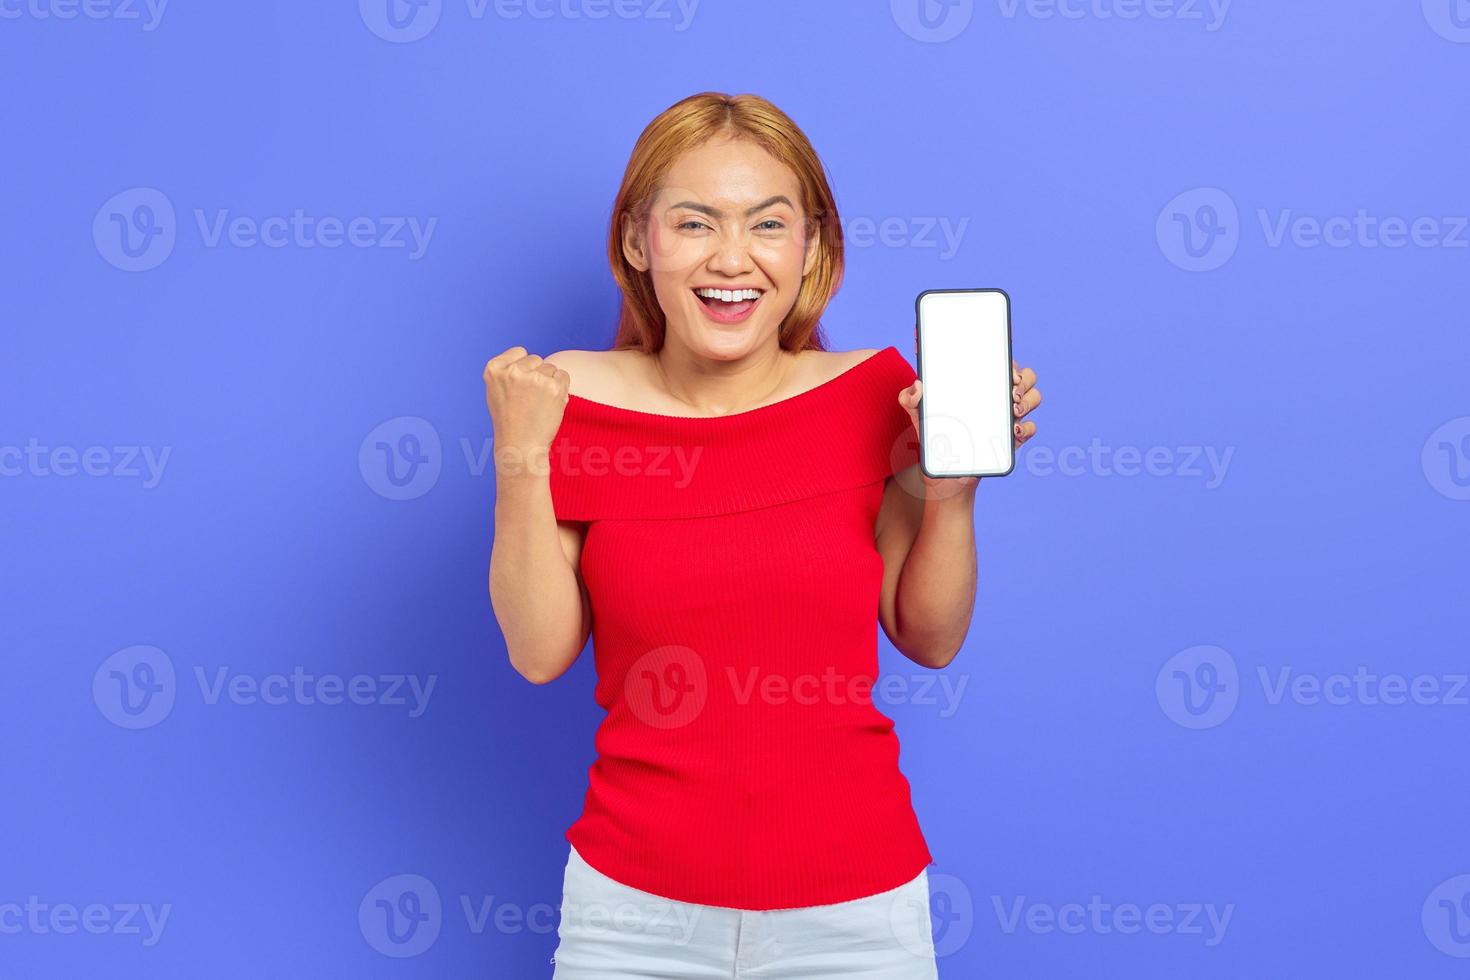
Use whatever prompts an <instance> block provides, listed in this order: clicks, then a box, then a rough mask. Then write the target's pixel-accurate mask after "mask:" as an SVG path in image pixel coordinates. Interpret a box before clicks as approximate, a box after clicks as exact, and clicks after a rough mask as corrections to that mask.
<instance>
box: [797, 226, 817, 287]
mask: <svg viewBox="0 0 1470 980" xmlns="http://www.w3.org/2000/svg"><path fill="white" fill-rule="evenodd" d="M821 254H822V223H821V222H820V221H818V220H816V219H814V218H808V219H807V220H806V255H805V256H804V257H803V258H802V261H801V277H802V278H803V279H805V278H806V276H807V273H809V272H811V271H812V269H814V268H816V265H817V256H819V255H821Z"/></svg>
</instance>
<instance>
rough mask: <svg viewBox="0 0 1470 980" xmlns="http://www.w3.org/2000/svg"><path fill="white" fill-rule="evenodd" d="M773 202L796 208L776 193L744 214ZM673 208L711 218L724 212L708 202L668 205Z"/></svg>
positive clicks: (782, 195) (684, 202)
mask: <svg viewBox="0 0 1470 980" xmlns="http://www.w3.org/2000/svg"><path fill="white" fill-rule="evenodd" d="M773 204H784V205H786V206H787V207H789V208H791V209H792V210H795V208H796V206H795V205H794V204H792V203H791V199H790V198H789V197H787V196H786V195H785V194H777V195H776V196H775V197H768V198H766V199H765V200H764V201H762V202H760V203H759V204H757V205H756V206H755V207H752V208H746V209H745V216H746V217H747V218H748V217H750V216H751V215H752V214H755V213H756V212H757V211H764V210H765V209H766V208H768V207H770V206H771V205H773ZM675 208H688V209H689V210H691V211H698V212H699V213H700V214H707V215H709V216H710V217H711V218H723V217H724V216H725V212H723V211H721V210H720V209H719V208H712V207H710V206H709V205H708V204H700V203H699V202H697V201H680V202H679V203H678V204H671V205H669V209H670V210H673V209H675Z"/></svg>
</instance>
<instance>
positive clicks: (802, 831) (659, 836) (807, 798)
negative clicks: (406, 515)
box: [551, 347, 931, 910]
mask: <svg viewBox="0 0 1470 980" xmlns="http://www.w3.org/2000/svg"><path fill="white" fill-rule="evenodd" d="M913 380H914V371H913V369H912V368H911V367H910V366H909V363H908V362H907V361H906V360H905V359H904V357H903V355H902V354H900V353H899V352H898V349H897V348H896V347H888V348H885V349H883V350H881V351H879V352H877V353H876V354H872V355H869V356H868V357H867V358H866V359H865V360H863V361H861V362H859V363H858V364H857V365H855V366H853V367H851V368H849V369H847V370H846V371H845V372H844V373H842V374H840V375H838V376H837V377H835V378H833V379H831V380H829V381H827V382H825V383H823V384H821V385H818V386H817V387H815V388H811V389H808V390H806V391H804V392H801V393H799V394H797V395H795V396H792V397H790V398H786V399H784V400H782V401H779V402H775V403H773V404H769V405H764V406H761V407H759V408H755V409H751V410H748V411H744V412H737V413H735V414H733V415H723V416H715V417H688V416H674V415H660V414H656V413H650V412H640V411H635V410H632V409H625V408H619V407H616V406H612V405H607V404H604V403H601V402H595V401H591V400H589V399H586V398H582V397H579V396H577V395H571V396H570V397H569V399H568V403H567V407H566V412H565V414H564V416H563V419H562V423H561V428H560V429H559V431H558V433H557V436H556V439H555V440H554V441H553V443H552V446H551V450H552V452H551V497H552V502H553V506H554V508H555V511H556V515H557V517H558V519H562V520H578V521H588V522H590V524H589V526H588V529H587V535H586V539H585V542H584V544H583V550H582V560H581V567H582V575H583V580H584V581H585V583H586V585H587V590H588V593H589V595H590V596H591V601H592V644H593V651H594V656H595V659H596V666H597V688H596V698H597V702H598V704H599V705H601V706H602V707H603V708H604V709H606V711H607V717H606V718H605V719H604V720H603V722H602V724H601V726H600V727H599V728H598V731H597V736H596V748H597V753H598V757H597V760H596V762H595V763H594V764H593V766H592V768H591V771H590V773H589V786H588V791H587V796H586V800H585V804H584V808H583V811H582V815H581V817H580V818H579V819H578V820H577V821H576V822H575V823H574V824H572V826H571V827H570V829H568V831H567V833H566V838H567V840H568V841H569V842H570V843H571V844H572V845H573V846H575V847H576V849H577V851H578V852H579V853H580V854H581V855H582V856H583V858H584V859H585V860H586V861H587V863H588V864H590V865H591V866H592V867H594V868H596V869H597V870H598V871H601V872H602V873H603V874H605V875H607V876H608V877H610V878H612V879H614V880H616V881H619V882H622V883H623V884H625V885H628V886H630V887H632V888H637V889H640V890H642V891H646V892H650V893H652V894H655V895H660V896H663V897H665V898H670V899H673V900H675V901H681V902H695V903H699V904H703V905H719V906H725V907H728V908H737V909H749V910H770V909H781V908H797V907H802V906H810V905H828V904H832V903H835V902H844V901H848V900H851V899H856V898H863V897H866V896H868V895H873V894H877V893H878V892H882V891H887V890H888V889H891V888H896V887H898V886H899V885H902V884H903V883H905V882H907V881H910V880H912V879H913V878H914V877H915V876H916V875H918V873H919V872H920V871H922V870H923V869H924V868H925V867H926V866H927V865H928V864H929V863H930V861H931V856H930V854H929V850H928V848H927V846H926V845H925V841H924V837H923V834H922V833H921V831H920V829H919V823H918V820H917V818H916V816H915V814H914V811H913V806H912V803H911V800H910V796H909V784H908V781H907V779H905V777H904V776H903V774H902V772H901V771H900V770H899V766H898V754H899V745H898V738H897V736H896V735H895V734H894V731H893V721H892V720H891V719H890V718H888V717H887V716H886V715H884V714H883V713H882V712H880V711H879V710H878V709H877V708H876V707H875V706H874V705H873V703H872V698H871V688H872V686H873V683H874V682H875V680H876V677H877V673H878V642H877V640H878V597H879V590H880V587H881V580H882V572H883V564H882V560H881V558H880V557H879V555H878V551H877V548H876V546H875V543H874V536H873V522H874V519H875V518H876V516H877V514H878V508H879V505H880V504H881V502H882V496H883V485H884V480H885V479H886V478H887V477H888V476H889V475H890V474H892V473H894V472H897V471H898V470H900V469H903V468H904V467H906V466H909V465H911V464H913V463H914V462H916V461H917V458H918V457H917V441H916V438H915V437H914V434H913V431H912V430H913V425H912V423H911V422H910V420H909V416H908V413H907V412H905V411H904V409H903V408H902V406H900V405H899V404H898V394H899V392H900V391H901V390H903V389H904V388H905V387H907V386H908V385H909V384H911V383H912V382H913Z"/></svg>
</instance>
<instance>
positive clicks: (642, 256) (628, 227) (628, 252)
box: [623, 213, 648, 272]
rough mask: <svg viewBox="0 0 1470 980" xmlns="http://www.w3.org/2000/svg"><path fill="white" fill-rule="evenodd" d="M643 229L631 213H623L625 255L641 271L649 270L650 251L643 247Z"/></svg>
mask: <svg viewBox="0 0 1470 980" xmlns="http://www.w3.org/2000/svg"><path fill="white" fill-rule="evenodd" d="M642 232H643V229H642V228H641V227H639V223H638V222H637V221H634V220H633V216H632V215H630V214H626V213H625V214H624V215H623V257H624V258H626V259H627V260H628V264H629V265H631V266H632V267H633V268H635V269H637V270H638V271H639V272H647V271H648V253H647V251H646V250H645V249H644V247H643V233H642Z"/></svg>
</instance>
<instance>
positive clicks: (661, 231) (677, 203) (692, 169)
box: [623, 138, 820, 360]
mask: <svg viewBox="0 0 1470 980" xmlns="http://www.w3.org/2000/svg"><path fill="white" fill-rule="evenodd" d="M805 217H806V216H805V214H804V213H803V212H802V210H801V186H800V184H799V183H798V182H797V179H796V174H794V173H792V171H791V170H790V169H789V168H788V167H787V166H786V165H785V164H783V163H781V162H780V161H779V160H777V159H776V158H775V157H772V156H771V155H770V154H768V153H766V151H765V150H762V149H761V148H760V147H758V146H756V145H755V144H753V143H750V142H748V141H746V140H741V139H734V140H732V139H728V138H722V139H719V140H718V141H715V142H711V143H706V144H705V145H703V146H700V147H698V148H696V149H693V150H690V151H689V152H687V153H685V154H684V155H683V156H682V157H680V158H679V159H678V160H676V161H675V163H674V166H673V167H672V168H671V169H670V170H669V173H668V175H667V177H666V178H665V179H664V183H663V186H662V188H661V189H660V190H659V192H658V195H657V196H656V197H655V198H654V201H653V207H652V209H651V210H650V212H649V215H648V221H647V223H646V225H645V227H644V228H643V229H642V230H643V231H644V232H645V234H644V235H643V236H641V237H640V236H639V234H638V232H639V230H640V229H638V228H636V227H631V226H630V227H629V228H628V229H626V231H625V234H624V239H623V248H624V252H625V253H626V254H627V256H628V260H629V261H630V262H631V263H632V264H633V266H634V267H635V268H637V269H639V270H640V271H645V272H648V273H649V274H650V276H651V278H652V280H653V288H654V292H655V293H656V294H657V296H658V303H659V306H660V307H662V309H663V312H664V317H665V319H666V320H667V323H668V336H667V337H666V340H665V342H666V343H667V342H668V341H671V340H672V341H674V342H676V343H680V344H682V345H683V346H685V347H687V348H688V349H689V350H691V351H692V352H694V353H695V354H698V355H701V356H704V357H711V358H717V359H720V360H728V359H735V358H739V357H742V356H744V355H746V354H748V353H750V352H752V351H755V350H757V349H759V348H760V347H761V346H763V345H764V344H766V343H767V342H769V340H770V339H771V338H773V337H775V336H776V334H777V332H778V330H779V328H780V326H781V321H782V320H784V319H785V318H786V314H787V313H788V312H790V310H791V307H792V306H793V305H794V304H795V303H796V296H797V292H798V291H799V290H800V288H801V281H802V277H803V276H804V275H806V273H807V272H808V271H810V269H811V268H812V266H813V265H814V264H815V262H816V258H817V246H818V244H819V241H820V238H819V235H818V233H817V232H816V230H815V229H814V230H813V232H812V235H811V237H810V239H808V238H807V237H806V231H805ZM710 290H720V291H721V292H723V293H725V295H724V296H720V297H715V296H713V295H710V294H709V291H710ZM742 290H754V291H755V292H754V293H748V292H747V293H744V294H742V293H741V291H742ZM752 296H754V297H755V298H751V297H752ZM727 297H728V299H731V300H733V302H727V301H726V299H727Z"/></svg>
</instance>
